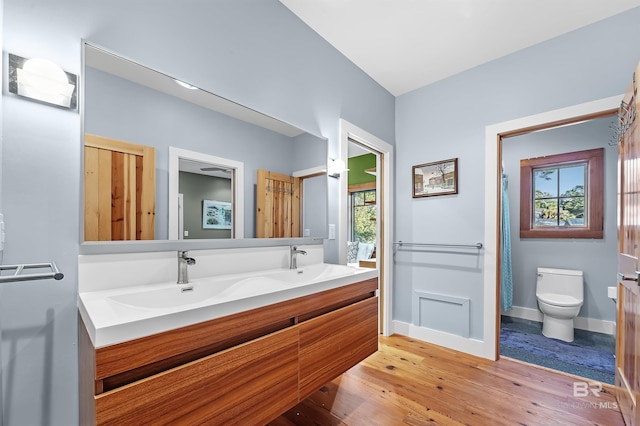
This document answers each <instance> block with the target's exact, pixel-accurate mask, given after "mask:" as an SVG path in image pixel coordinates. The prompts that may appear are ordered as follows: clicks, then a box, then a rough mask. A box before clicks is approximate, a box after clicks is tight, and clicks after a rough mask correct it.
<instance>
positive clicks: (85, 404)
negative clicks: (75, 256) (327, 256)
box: [78, 246, 378, 425]
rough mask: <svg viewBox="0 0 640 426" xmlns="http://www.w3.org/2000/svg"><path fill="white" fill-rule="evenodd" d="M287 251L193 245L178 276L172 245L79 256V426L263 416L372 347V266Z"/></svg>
mask: <svg viewBox="0 0 640 426" xmlns="http://www.w3.org/2000/svg"><path fill="white" fill-rule="evenodd" d="M288 250H289V248H288V247H287V248H286V250H285V248H263V249H255V250H250V251H249V252H247V251H246V250H236V253H234V252H233V250H222V251H216V250H210V251H202V252H201V253H198V252H191V253H190V256H192V257H193V258H194V259H195V260H196V261H197V262H196V264H195V265H193V266H187V267H188V268H189V269H190V270H189V272H190V274H191V277H190V279H188V280H187V281H188V282H185V283H182V284H177V282H176V281H177V280H176V279H175V276H176V275H177V274H176V272H175V269H176V264H177V263H178V262H179V261H180V260H179V259H178V260H176V253H175V252H173V253H158V254H144V253H143V254H137V255H135V254H134V256H137V259H133V261H132V259H130V258H129V259H128V261H127V262H120V259H119V256H117V255H101V256H81V257H80V260H79V275H80V296H79V302H78V305H79V311H80V322H81V324H80V327H79V329H80V341H79V342H80V343H79V345H80V365H81V370H80V371H81V373H80V374H81V377H80V380H81V392H80V395H81V401H80V415H81V424H100V425H103V424H104V425H109V424H118V425H129V424H131V425H138V424H143V423H145V422H149V421H151V420H153V422H154V423H160V424H174V423H177V422H182V423H184V424H242V425H250V424H255V425H259V424H265V423H267V422H269V421H271V420H273V419H274V418H276V417H278V416H279V415H280V414H282V413H283V412H285V411H286V410H288V409H290V408H292V407H294V406H295V405H296V404H297V403H298V402H300V401H302V400H303V399H305V398H307V397H308V396H309V395H311V394H312V393H313V392H315V391H317V390H318V389H319V388H321V387H322V385H324V384H325V383H326V382H328V381H330V380H332V379H334V378H335V377H337V376H339V375H340V374H342V373H343V372H345V371H346V370H348V369H349V368H351V367H352V366H354V365H355V364H357V363H358V362H360V361H362V360H363V359H365V358H366V357H367V356H369V355H370V354H372V353H374V352H375V351H376V350H377V348H378V297H377V289H378V279H377V271H376V270H372V269H365V268H353V267H348V266H344V265H333V264H325V263H322V262H321V261H320V262H318V261H317V260H318V258H320V259H321V256H318V253H319V252H321V251H322V246H319V247H318V248H314V247H311V249H308V250H307V251H309V252H310V256H304V261H302V260H299V261H298V262H299V264H298V267H297V268H295V269H290V268H289V265H288V264H287V262H286V260H285V259H286V258H287V257H288V256H289V252H288ZM256 251H261V252H260V253H256ZM314 252H315V255H314ZM256 254H258V255H259V256H260V259H261V261H260V262H251V265H248V264H247V263H244V262H246V261H247V259H249V257H252V258H254V259H255V256H256ZM120 256H122V255H120ZM179 256H180V254H179V255H178V257H179ZM183 256H184V255H183ZM243 257H244V259H243ZM171 258H172V259H171ZM229 258H234V262H235V264H236V265H238V266H236V267H235V268H234V267H233V266H229V264H227V266H226V267H221V268H220V269H221V270H223V273H221V274H216V273H211V269H212V267H214V265H216V264H217V265H221V264H220V263H219V262H220V261H222V260H225V259H227V260H228V259H229ZM307 258H309V259H307ZM270 260H272V261H271V262H270ZM273 260H275V261H273ZM169 263H171V264H172V265H171V266H173V268H172V270H173V273H172V276H173V279H171V280H164V281H157V280H156V279H155V278H154V275H155V274H157V273H158V271H159V270H160V271H163V270H168V268H170V267H171V266H170V265H169ZM267 263H271V264H273V265H276V266H277V267H276V268H265V267H264V266H261V265H264V264H267ZM116 264H117V265H118V266H115V265H116ZM203 264H204V265H203ZM136 265H137V266H138V267H140V266H142V267H145V268H150V269H147V271H149V274H148V275H151V276H150V277H147V278H145V279H140V276H143V275H145V274H141V273H139V272H137V273H136V272H134V271H133V268H134V267H135V266H136ZM154 265H155V267H154ZM199 265H202V267H200V268H199V269H198V266H199ZM113 267H115V268H116V269H113ZM256 268H260V269H256ZM233 269H236V271H233ZM237 270H242V271H243V272H237ZM108 271H110V272H108ZM154 271H155V273H154ZM132 274H133V276H132ZM106 275H112V276H106ZM145 280H146V282H145ZM154 280H155V281H154ZM136 281H138V282H140V284H136ZM114 282H116V283H119V284H113V283H114ZM83 283H86V285H83Z"/></svg>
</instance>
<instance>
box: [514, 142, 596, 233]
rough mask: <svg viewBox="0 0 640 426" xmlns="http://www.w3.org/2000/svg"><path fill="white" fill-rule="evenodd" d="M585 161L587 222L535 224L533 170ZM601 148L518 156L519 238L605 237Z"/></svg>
mask: <svg viewBox="0 0 640 426" xmlns="http://www.w3.org/2000/svg"><path fill="white" fill-rule="evenodd" d="M579 163H586V165H587V173H586V176H587V182H585V186H586V190H585V206H586V210H587V212H586V215H587V226H585V227H580V228H572V227H562V226H559V227H549V228H534V227H533V217H534V216H533V215H534V214H535V212H534V202H533V178H532V177H533V171H534V169H541V168H555V167H564V166H567V165H570V164H579ZM603 210H604V148H595V149H589V150H585V151H576V152H570V153H565V154H556V155H548V156H544V157H537V158H529V159H525V160H520V238H593V239H602V238H604V230H603V225H604V220H603V219H604V217H603Z"/></svg>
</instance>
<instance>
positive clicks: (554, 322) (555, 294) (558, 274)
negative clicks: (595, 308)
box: [536, 268, 584, 342]
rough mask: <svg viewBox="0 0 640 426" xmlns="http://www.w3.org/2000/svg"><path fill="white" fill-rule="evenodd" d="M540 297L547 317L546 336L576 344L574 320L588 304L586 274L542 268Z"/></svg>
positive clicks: (543, 311) (543, 323) (542, 308)
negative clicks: (585, 304) (584, 304)
mask: <svg viewBox="0 0 640 426" xmlns="http://www.w3.org/2000/svg"><path fill="white" fill-rule="evenodd" d="M536 298H537V299H538V306H539V307H540V311H542V313H543V314H544V317H543V320H542V334H543V335H545V336H546V337H550V338H552V339H558V340H563V341H565V342H573V319H574V318H575V317H577V316H578V312H580V308H581V307H582V303H583V302H584V282H583V279H582V271H572V270H569V269H555V268H538V280H537V283H536Z"/></svg>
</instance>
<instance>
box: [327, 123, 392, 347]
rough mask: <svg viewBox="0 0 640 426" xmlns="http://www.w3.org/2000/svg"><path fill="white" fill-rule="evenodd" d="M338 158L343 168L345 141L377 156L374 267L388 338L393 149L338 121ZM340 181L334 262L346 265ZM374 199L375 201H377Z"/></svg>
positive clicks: (342, 183) (343, 180)
mask: <svg viewBox="0 0 640 426" xmlns="http://www.w3.org/2000/svg"><path fill="white" fill-rule="evenodd" d="M339 133H340V138H339V148H338V149H339V156H340V158H339V159H340V160H342V161H343V162H344V164H347V162H348V159H349V153H348V147H349V139H352V140H354V141H356V142H358V143H359V144H361V145H363V146H365V147H367V148H369V149H371V150H372V151H375V152H376V153H377V154H378V157H379V159H378V160H377V164H379V166H378V169H379V171H378V176H377V179H376V193H377V194H378V196H380V199H381V200H382V205H381V206H380V210H379V211H380V213H381V217H379V218H378V221H377V234H378V241H380V242H381V243H380V244H379V247H377V248H376V258H377V259H378V260H377V263H378V265H377V267H378V273H379V283H380V288H379V289H378V292H379V296H380V301H381V303H380V316H381V317H382V327H381V330H380V332H381V333H382V334H383V335H385V336H388V335H389V334H390V333H391V330H392V327H391V320H392V318H391V307H392V306H393V303H392V297H393V282H392V281H391V276H392V274H391V259H392V256H391V254H392V253H393V226H392V224H393V209H392V206H393V189H392V188H393V177H394V171H393V165H394V159H393V146H392V145H390V144H389V143H387V142H385V141H383V140H382V139H380V138H378V137H376V136H374V135H372V134H371V133H369V132H367V131H365V130H363V129H361V128H359V127H358V126H355V125H353V124H351V123H349V122H348V121H346V120H343V119H340V120H339ZM344 177H346V174H343V175H342V176H341V178H340V202H339V206H338V212H339V213H338V218H339V228H338V229H339V230H338V259H339V262H340V263H341V264H345V265H346V263H347V238H348V228H349V227H348V223H347V221H348V220H349V218H348V214H347V213H348V212H347V208H348V207H347V197H348V188H349V182H348V179H346V178H344ZM378 196H377V197H378Z"/></svg>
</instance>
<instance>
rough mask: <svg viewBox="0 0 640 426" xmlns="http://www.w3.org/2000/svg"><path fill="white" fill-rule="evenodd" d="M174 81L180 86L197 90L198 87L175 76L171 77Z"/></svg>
mask: <svg viewBox="0 0 640 426" xmlns="http://www.w3.org/2000/svg"><path fill="white" fill-rule="evenodd" d="M173 80H174V81H175V82H176V83H178V84H179V85H180V86H182V87H184V88H185V89H189V90H198V88H197V87H196V86H192V85H190V84H189V83H185V82H184V81H180V80H178V79H177V78H174V79H173Z"/></svg>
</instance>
